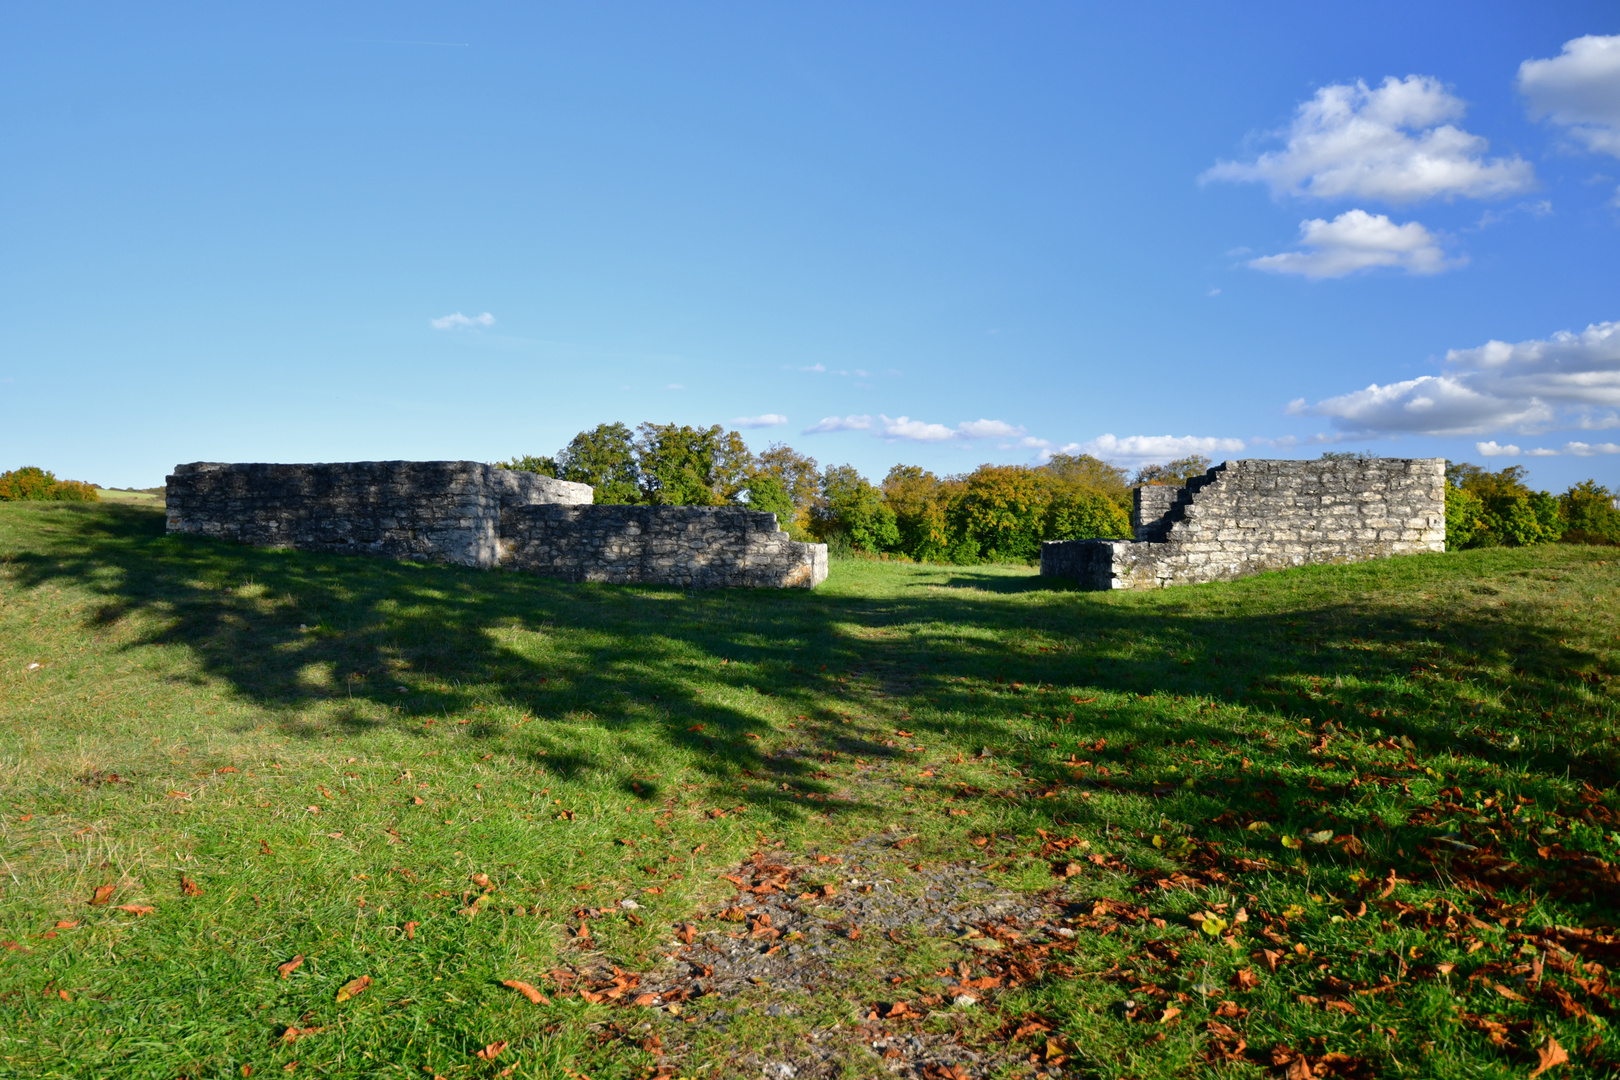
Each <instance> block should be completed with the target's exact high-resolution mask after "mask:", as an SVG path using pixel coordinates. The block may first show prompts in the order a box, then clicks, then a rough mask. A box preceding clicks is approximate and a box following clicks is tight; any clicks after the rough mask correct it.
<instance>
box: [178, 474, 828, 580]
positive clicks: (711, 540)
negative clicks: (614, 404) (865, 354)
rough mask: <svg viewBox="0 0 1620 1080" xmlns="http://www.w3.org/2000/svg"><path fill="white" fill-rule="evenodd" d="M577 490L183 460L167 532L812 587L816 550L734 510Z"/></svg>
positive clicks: (608, 573) (607, 573)
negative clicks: (604, 502) (602, 499)
mask: <svg viewBox="0 0 1620 1080" xmlns="http://www.w3.org/2000/svg"><path fill="white" fill-rule="evenodd" d="M592 496H593V492H592V490H591V488H590V486H589V485H587V484H574V483H568V482H566V481H562V480H553V479H552V478H550V477H548V476H541V475H539V474H538V473H529V472H518V471H514V470H510V469H501V468H497V467H495V466H492V465H485V464H482V463H480V462H476V461H358V462H342V463H332V464H318V465H270V464H234V465H224V464H217V463H210V462H194V463H192V464H189V465H177V466H175V470H174V474H173V475H172V476H170V477H169V478H168V488H167V504H168V531H169V532H171V533H189V534H191V535H195V536H212V537H218V538H220V539H226V540H235V541H238V542H240V543H245V544H256V545H260V546H264V547H288V548H297V549H299V550H302V551H330V552H336V553H340V554H346V555H377V556H383V557H386V558H394V559H415V560H422V561H429V562H450V563H458V564H460V565H463V566H478V567H495V566H504V567H510V568H512V569H520V570H530V571H533V572H535V573H541V574H550V575H554V576H558V577H566V578H570V579H572V580H576V581H615V582H640V583H646V584H669V585H683V586H687V587H692V588H719V587H726V586H734V585H757V586H774V587H778V588H782V587H804V588H814V587H815V586H816V585H819V584H820V583H821V582H822V581H824V580H826V577H827V546H826V545H825V544H801V543H795V542H794V541H792V540H790V539H789V538H788V535H787V534H786V533H784V532H779V531H777V528H776V518H775V515H772V514H761V513H757V512H754V511H750V510H747V509H745V508H743V507H690V506H634V507H632V506H595V505H592V503H591V499H592Z"/></svg>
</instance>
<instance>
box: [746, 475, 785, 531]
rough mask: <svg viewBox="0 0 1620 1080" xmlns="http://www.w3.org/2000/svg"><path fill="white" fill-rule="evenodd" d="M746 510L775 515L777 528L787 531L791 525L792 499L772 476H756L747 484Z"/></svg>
mask: <svg viewBox="0 0 1620 1080" xmlns="http://www.w3.org/2000/svg"><path fill="white" fill-rule="evenodd" d="M747 492H748V509H750V510H757V511H759V512H760V513H762V514H775V515H776V524H777V527H778V528H782V529H788V530H789V531H791V528H790V526H791V525H792V524H793V499H792V498H791V497H789V495H788V492H787V488H785V487H783V486H782V481H780V480H778V479H777V478H776V477H774V476H770V475H764V476H756V477H754V478H753V479H752V480H750V481H749V482H748V488H747Z"/></svg>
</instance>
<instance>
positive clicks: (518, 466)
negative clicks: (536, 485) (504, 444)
mask: <svg viewBox="0 0 1620 1080" xmlns="http://www.w3.org/2000/svg"><path fill="white" fill-rule="evenodd" d="M495 467H496V468H499V469H511V470H513V471H514V472H532V473H539V474H540V475H541V476H549V477H551V478H552V479H553V480H555V479H558V476H557V459H556V458H549V457H536V456H534V455H533V454H521V455H519V456H518V457H515V458H512V459H511V460H510V461H497V462H496V463H495Z"/></svg>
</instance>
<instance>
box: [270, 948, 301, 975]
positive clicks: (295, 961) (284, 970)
mask: <svg viewBox="0 0 1620 1080" xmlns="http://www.w3.org/2000/svg"><path fill="white" fill-rule="evenodd" d="M303 966H304V954H303V953H299V954H298V955H297V956H295V957H293V958H292V959H291V960H289V961H287V962H286V963H285V964H277V965H276V970H277V971H278V972H280V973H281V977H282V978H283V979H285V978H287V977H288V976H290V975H292V973H293V972H295V971H297V970H298V969H299V968H301V967H303Z"/></svg>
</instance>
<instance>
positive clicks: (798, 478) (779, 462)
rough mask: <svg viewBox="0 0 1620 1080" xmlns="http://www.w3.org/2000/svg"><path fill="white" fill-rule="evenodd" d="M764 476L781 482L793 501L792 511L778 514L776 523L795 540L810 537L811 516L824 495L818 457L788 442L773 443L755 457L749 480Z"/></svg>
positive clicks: (790, 500)
mask: <svg viewBox="0 0 1620 1080" xmlns="http://www.w3.org/2000/svg"><path fill="white" fill-rule="evenodd" d="M764 476H768V477H770V478H771V479H773V480H775V481H776V482H777V483H778V484H780V485H781V487H782V490H783V491H785V492H786V493H787V497H788V500H789V502H790V503H791V504H792V509H791V511H790V512H788V513H786V514H778V515H777V522H778V523H779V524H780V525H781V526H782V528H784V529H786V530H787V531H788V533H789V534H790V535H791V536H792V537H793V538H794V539H795V540H808V539H810V537H811V522H810V515H811V511H812V510H813V509H814V507H815V504H816V498H817V497H818V496H819V495H820V494H821V469H820V468H819V467H818V466H817V465H816V459H815V458H813V457H810V456H808V455H806V454H801V453H799V452H798V451H797V450H795V449H793V447H791V446H788V445H787V444H786V443H779V442H778V443H772V444H771V445H770V446H768V447H766V448H765V449H764V450H763V451H761V452H760V454H759V455H758V456H757V457H755V458H754V461H753V464H752V466H751V467H750V470H749V479H750V482H752V481H753V480H754V479H755V478H758V477H764Z"/></svg>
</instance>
